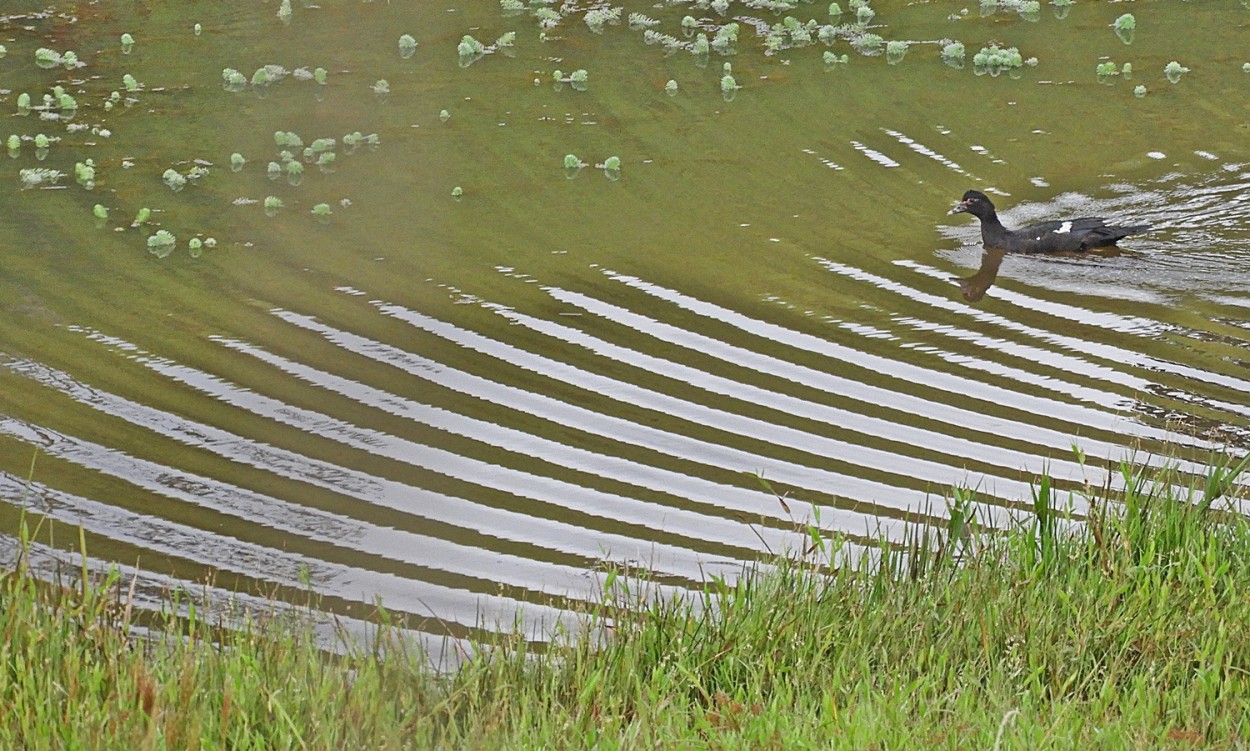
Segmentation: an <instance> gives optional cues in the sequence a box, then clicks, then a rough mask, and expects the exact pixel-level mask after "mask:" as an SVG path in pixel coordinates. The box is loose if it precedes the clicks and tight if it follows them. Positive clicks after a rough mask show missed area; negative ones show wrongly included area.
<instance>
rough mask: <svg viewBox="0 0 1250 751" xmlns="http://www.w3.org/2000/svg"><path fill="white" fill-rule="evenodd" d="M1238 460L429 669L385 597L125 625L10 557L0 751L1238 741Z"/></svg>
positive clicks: (1242, 667) (636, 608)
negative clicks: (306, 620) (344, 615)
mask: <svg viewBox="0 0 1250 751" xmlns="http://www.w3.org/2000/svg"><path fill="white" fill-rule="evenodd" d="M1247 461H1248V460H1246V459H1242V460H1240V461H1239V462H1232V463H1225V464H1216V465H1213V466H1212V467H1211V468H1210V472H1209V474H1208V476H1207V478H1205V484H1203V483H1199V484H1196V485H1195V484H1192V483H1191V484H1188V485H1186V484H1184V483H1182V482H1180V478H1178V476H1177V475H1176V474H1175V473H1172V472H1170V471H1169V470H1166V469H1165V470H1143V469H1136V468H1133V467H1128V466H1126V467H1124V470H1123V471H1124V479H1125V480H1126V483H1125V486H1126V487H1127V491H1125V493H1124V494H1123V495H1121V496H1119V497H1117V498H1116V499H1115V500H1114V501H1112V500H1109V499H1108V498H1106V497H1098V498H1092V499H1090V501H1091V507H1092V509H1093V511H1092V513H1091V514H1090V515H1089V516H1088V517H1087V518H1086V519H1084V520H1082V521H1081V522H1079V523H1074V524H1060V523H1057V522H1059V521H1061V519H1060V518H1059V517H1057V516H1056V515H1055V514H1054V513H1052V512H1050V511H1049V509H1050V506H1051V502H1052V501H1053V498H1052V497H1051V489H1050V484H1049V481H1048V480H1047V479H1045V478H1043V479H1041V480H1040V481H1039V482H1038V483H1037V484H1036V485H1035V489H1034V492H1035V498H1034V501H1035V510H1034V514H1033V515H1032V516H1031V517H1030V518H1028V519H1026V520H1022V521H1021V522H1020V523H1019V524H1018V525H1017V526H1016V528H1015V529H1013V530H1011V531H1009V532H1007V533H1005V534H993V535H973V536H964V535H962V534H959V539H961V540H964V543H962V544H958V545H941V544H939V545H934V546H929V547H928V548H925V549H924V550H926V551H927V552H922V548H921V547H919V546H913V547H912V549H910V550H897V549H896V550H889V549H886V550H885V551H884V552H883V553H882V554H881V557H880V558H879V559H878V560H877V562H876V563H877V565H875V566H871V567H870V566H869V565H868V564H867V563H864V564H863V565H860V566H857V567H849V566H848V567H842V568H840V569H829V568H821V567H813V566H811V565H808V564H804V563H800V562H798V561H794V560H789V559H779V560H774V561H770V562H769V563H770V565H769V566H768V567H767V570H764V569H761V572H760V573H757V574H756V575H754V576H748V577H745V578H743V579H742V580H741V581H740V582H739V583H737V584H735V585H725V584H723V583H718V582H715V581H713V582H711V583H710V584H709V585H708V588H707V590H706V591H705V592H704V593H702V594H701V595H699V596H698V597H696V598H694V599H692V600H690V601H671V600H670V601H662V600H655V599H653V598H650V597H648V595H647V594H646V591H647V590H646V584H645V582H642V583H639V582H636V581H631V580H629V579H628V577H625V576H620V577H615V578H613V579H612V580H611V583H610V585H609V587H608V591H607V592H606V593H605V594H604V596H603V598H602V600H601V602H600V603H599V604H598V605H597V606H596V607H594V608H592V609H591V611H590V612H587V613H586V614H585V615H584V618H585V620H584V622H583V626H584V628H583V630H582V631H581V632H579V633H576V634H556V635H555V637H554V639H553V641H552V642H551V643H550V644H549V645H548V646H547V647H546V648H545V649H537V648H534V647H533V646H532V645H528V644H526V643H525V642H524V641H522V640H520V639H519V638H516V637H510V636H499V637H497V638H495V639H494V640H493V641H491V642H490V643H483V644H480V645H478V649H477V651H476V652H475V653H474V654H473V655H471V656H469V657H468V658H467V659H466V660H465V662H464V663H463V664H462V665H461V666H460V667H459V668H458V669H456V670H455V671H453V672H451V673H449V674H446V675H438V674H435V673H434V672H433V671H432V670H431V668H430V667H429V665H428V662H427V660H426V659H425V657H424V655H423V654H421V653H419V651H417V650H414V649H412V648H411V647H410V643H409V642H406V641H405V639H404V638H403V637H402V635H401V634H399V633H398V632H395V631H393V630H391V629H390V628H388V627H387V625H386V620H385V614H384V613H382V614H381V617H380V620H379V626H378V632H377V637H376V639H375V640H374V643H372V644H370V645H368V646H361V645H359V644H356V645H347V646H346V649H345V652H344V653H343V654H340V655H336V656H330V655H328V654H327V653H326V652H325V651H324V649H323V647H324V643H323V642H321V641H320V640H319V639H318V637H317V636H316V635H315V634H314V632H313V630H312V629H311V628H310V627H308V626H307V625H305V624H302V623H301V622H299V621H298V620H292V619H289V618H272V619H254V620H251V621H247V622H244V623H243V625H242V626H241V627H240V628H233V629H223V628H219V627H217V626H216V625H214V624H212V623H208V622H205V621H203V620H197V619H196V618H195V617H194V615H193V616H192V617H190V618H187V617H175V616H173V615H170V616H167V617H166V618H165V620H161V618H160V617H159V616H158V617H157V618H156V619H155V620H156V622H155V623H145V624H143V625H145V626H147V627H148V628H150V629H153V631H151V632H150V633H154V634H155V636H154V637H152V636H149V638H145V639H136V638H134V634H133V631H134V630H135V628H136V625H137V620H136V619H137V614H135V613H132V612H129V610H128V609H127V608H126V607H125V605H124V602H123V600H122V598H121V596H120V595H121V590H122V589H124V585H123V584H122V583H119V582H118V581H116V577H114V578H113V580H109V581H104V582H99V583H97V584H94V585H84V586H77V587H57V586H50V585H48V584H45V583H43V582H40V581H38V580H37V579H36V578H35V577H34V576H33V574H32V573H31V572H29V571H27V570H25V569H24V567H23V562H22V561H21V560H19V561H18V562H17V565H16V567H15V568H14V569H12V570H6V571H4V572H0V706H4V707H5V712H3V713H0V748H15V749H16V748H21V749H27V750H35V749H62V748H90V749H196V748H205V749H266V750H268V749H365V748H368V749H427V748H456V749H464V748H509V749H511V748H554V749H583V748H603V749H613V748H620V749H634V748H715V749H739V748H740V749H748V748H749V749H760V748H778V749H793V748H847V749H852V748H853V749H870V748H878V749H910V748H950V749H957V748H958V749H962V748H985V749H991V748H993V749H1039V748H1073V747H1080V748H1116V749H1121V748H1143V749H1144V748H1151V749H1154V748H1178V749H1179V748H1216V749H1220V748H1227V749H1238V748H1245V747H1246V746H1247V744H1248V743H1250V520H1247V518H1246V517H1244V516H1242V515H1241V514H1237V513H1232V512H1229V511H1227V510H1224V509H1227V508H1235V506H1234V505H1233V504H1234V503H1235V502H1239V501H1243V500H1245V494H1246V493H1245V491H1246V488H1245V486H1244V485H1243V484H1240V475H1241V474H1242V473H1243V472H1244V471H1245V470H1246V468H1247ZM966 522H967V520H960V521H959V524H958V525H952V526H953V527H954V526H962V525H963V524H964V523H966ZM955 531H956V532H958V530H955ZM919 539H920V538H919V537H917V540H919ZM24 541H25V540H24ZM27 544H28V543H27ZM826 552H827V553H828V554H829V555H830V556H836V550H831V551H826ZM831 559H835V558H831ZM84 572H85V568H84ZM170 612H171V613H173V612H176V609H174V608H171V609H170ZM192 612H193V613H194V610H193V611H192Z"/></svg>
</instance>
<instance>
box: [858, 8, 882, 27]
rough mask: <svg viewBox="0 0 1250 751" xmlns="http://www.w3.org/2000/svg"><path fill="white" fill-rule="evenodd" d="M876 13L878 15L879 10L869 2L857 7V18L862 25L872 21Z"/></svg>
mask: <svg viewBox="0 0 1250 751" xmlns="http://www.w3.org/2000/svg"><path fill="white" fill-rule="evenodd" d="M875 15H877V12H876V11H875V10H873V9H872V8H871V7H870V6H869V5H867V4H864V5H861V6H859V7H858V8H856V9H855V20H856V21H857V22H858V23H860V24H861V25H865V24H868V23H869V22H871V21H872V19H873V16H875Z"/></svg>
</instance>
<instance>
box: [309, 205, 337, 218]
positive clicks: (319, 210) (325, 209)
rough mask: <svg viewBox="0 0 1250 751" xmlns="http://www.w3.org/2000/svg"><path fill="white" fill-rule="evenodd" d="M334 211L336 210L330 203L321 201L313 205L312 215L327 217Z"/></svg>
mask: <svg viewBox="0 0 1250 751" xmlns="http://www.w3.org/2000/svg"><path fill="white" fill-rule="evenodd" d="M333 213H334V212H333V211H332V210H331V209H330V204H328V203H319V204H317V205H316V206H313V207H312V215H313V216H315V217H318V218H325V217H328V216H330V215H331V214H333Z"/></svg>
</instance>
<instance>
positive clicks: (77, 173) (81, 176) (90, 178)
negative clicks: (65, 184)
mask: <svg viewBox="0 0 1250 751" xmlns="http://www.w3.org/2000/svg"><path fill="white" fill-rule="evenodd" d="M74 181H75V182H77V183H78V184H79V185H81V186H82V187H84V188H86V189H87V190H92V189H94V188H95V161H94V160H91V159H88V160H87V161H85V162H75V163H74Z"/></svg>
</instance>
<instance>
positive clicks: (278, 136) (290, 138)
mask: <svg viewBox="0 0 1250 751" xmlns="http://www.w3.org/2000/svg"><path fill="white" fill-rule="evenodd" d="M273 142H274V143H275V144H277V145H278V146H280V147H286V148H288V149H298V148H300V147H302V146H303V145H304V140H303V139H302V138H300V137H299V136H298V135H297V134H295V133H294V132H292V131H289V130H275V131H274V132H273Z"/></svg>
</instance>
